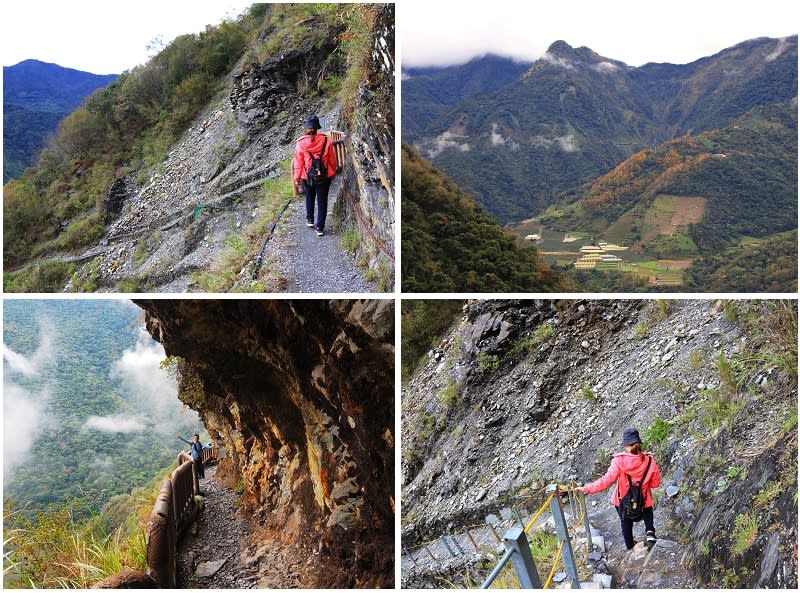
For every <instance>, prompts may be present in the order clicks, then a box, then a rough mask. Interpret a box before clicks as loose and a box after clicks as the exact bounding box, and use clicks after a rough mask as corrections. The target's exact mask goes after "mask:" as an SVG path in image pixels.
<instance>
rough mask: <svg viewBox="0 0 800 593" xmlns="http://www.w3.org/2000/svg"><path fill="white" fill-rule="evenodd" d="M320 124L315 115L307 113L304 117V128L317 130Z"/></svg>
mask: <svg viewBox="0 0 800 593" xmlns="http://www.w3.org/2000/svg"><path fill="white" fill-rule="evenodd" d="M321 127H322V126H320V125H319V118H318V117H317V116H316V115H309V116H308V117H307V118H306V130H319V129H320V128H321Z"/></svg>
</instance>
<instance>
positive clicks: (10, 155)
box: [3, 59, 118, 184]
mask: <svg viewBox="0 0 800 593" xmlns="http://www.w3.org/2000/svg"><path fill="white" fill-rule="evenodd" d="M117 77H118V75H117V74H93V73H91V72H84V71H81V70H76V69H74V68H66V67H64V66H60V65H58V64H53V63H50V62H42V61H40V60H35V59H28V60H23V61H21V62H19V63H17V64H14V65H13V66H3V184H5V183H6V182H7V181H8V180H9V179H11V178H12V177H18V176H19V175H21V174H22V172H23V171H24V170H25V169H26V168H27V167H29V166H31V165H32V164H33V163H32V162H31V161H32V159H33V157H34V155H35V154H36V153H37V152H38V151H39V150H41V149H42V148H44V146H45V144H46V141H47V139H48V137H49V136H50V135H51V134H53V133H54V132H55V131H56V129H57V128H58V123H59V121H61V119H63V118H64V117H66V116H67V115H68V114H69V113H70V112H71V111H72V110H73V109H75V108H76V107H78V106H79V105H80V104H81V103H82V102H83V100H84V99H85V98H86V97H88V96H89V95H90V94H91V93H92V92H94V91H95V90H96V89H98V88H101V87H104V86H106V85H107V84H109V83H111V82H112V81H114V80H115V79H116V78H117Z"/></svg>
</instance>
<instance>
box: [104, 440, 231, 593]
mask: <svg viewBox="0 0 800 593" xmlns="http://www.w3.org/2000/svg"><path fill="white" fill-rule="evenodd" d="M217 455H218V449H217V447H211V448H209V449H204V450H203V462H206V461H208V460H210V459H217ZM199 492H200V485H199V483H198V481H197V478H196V475H195V472H194V462H193V461H192V458H191V457H190V456H189V455H188V454H187V453H186V452H181V453H180V454H179V455H178V467H177V468H176V469H175V470H173V472H172V474H171V475H170V477H168V478H164V480H163V481H162V482H161V490H159V492H158V496H157V497H156V502H155V504H154V505H153V511H152V512H151V513H150V518H149V519H148V521H147V548H146V550H145V558H146V561H147V576H149V577H151V578H152V579H153V580H154V581H156V583H157V584H158V586H159V587H160V588H162V589H174V588H175V587H176V556H177V549H178V540H179V539H180V537H181V536H182V535H183V532H184V531H185V530H186V528H187V527H188V526H189V525H191V523H192V521H194V520H195V518H196V516H197V512H198V511H199V508H200V506H199V505H198V504H197V502H196V501H195V498H194V495H195V494H196V493H199ZM120 574H121V573H120ZM113 576H116V575H112V577H110V578H113ZM143 578H144V577H143ZM107 580H108V579H107Z"/></svg>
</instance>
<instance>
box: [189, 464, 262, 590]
mask: <svg viewBox="0 0 800 593" xmlns="http://www.w3.org/2000/svg"><path fill="white" fill-rule="evenodd" d="M205 473H206V477H205V479H203V480H200V491H201V492H202V493H203V494H204V495H205V496H204V497H203V509H202V510H201V512H200V515H199V518H198V520H197V522H196V523H195V524H194V525H192V526H191V527H190V528H189V530H188V531H187V533H186V535H185V536H184V537H183V539H182V540H181V542H180V543H179V544H178V554H177V582H178V586H179V587H181V588H183V589H207V588H212V589H231V588H235V589H249V588H252V587H253V586H254V585H255V583H256V582H257V581H258V580H259V576H258V575H257V574H256V573H255V572H254V571H253V570H252V568H251V567H248V566H245V565H244V564H243V563H242V562H241V552H240V549H239V548H240V542H242V541H243V540H245V539H246V538H247V536H248V535H249V534H250V526H249V525H248V524H247V522H246V521H243V520H242V519H241V518H240V517H237V516H236V498H237V496H236V494H234V493H233V492H231V491H230V490H228V489H227V488H224V487H223V486H222V485H221V484H220V483H219V482H217V481H216V480H215V479H214V476H215V474H216V467H207V468H206V469H205Z"/></svg>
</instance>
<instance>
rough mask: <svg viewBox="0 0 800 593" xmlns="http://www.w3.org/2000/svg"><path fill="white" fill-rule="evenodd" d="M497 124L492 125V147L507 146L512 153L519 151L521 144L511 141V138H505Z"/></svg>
mask: <svg viewBox="0 0 800 593" xmlns="http://www.w3.org/2000/svg"><path fill="white" fill-rule="evenodd" d="M497 128H498V126H497V124H494V123H493V124H492V131H491V135H490V140H491V142H492V146H505V147H507V148H509V149H510V150H512V151H517V150H519V144H517V143H516V142H514V141H513V140H511V139H510V138H506V137H504V136H503V135H502V134H500V133H499V132H498V131H497Z"/></svg>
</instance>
